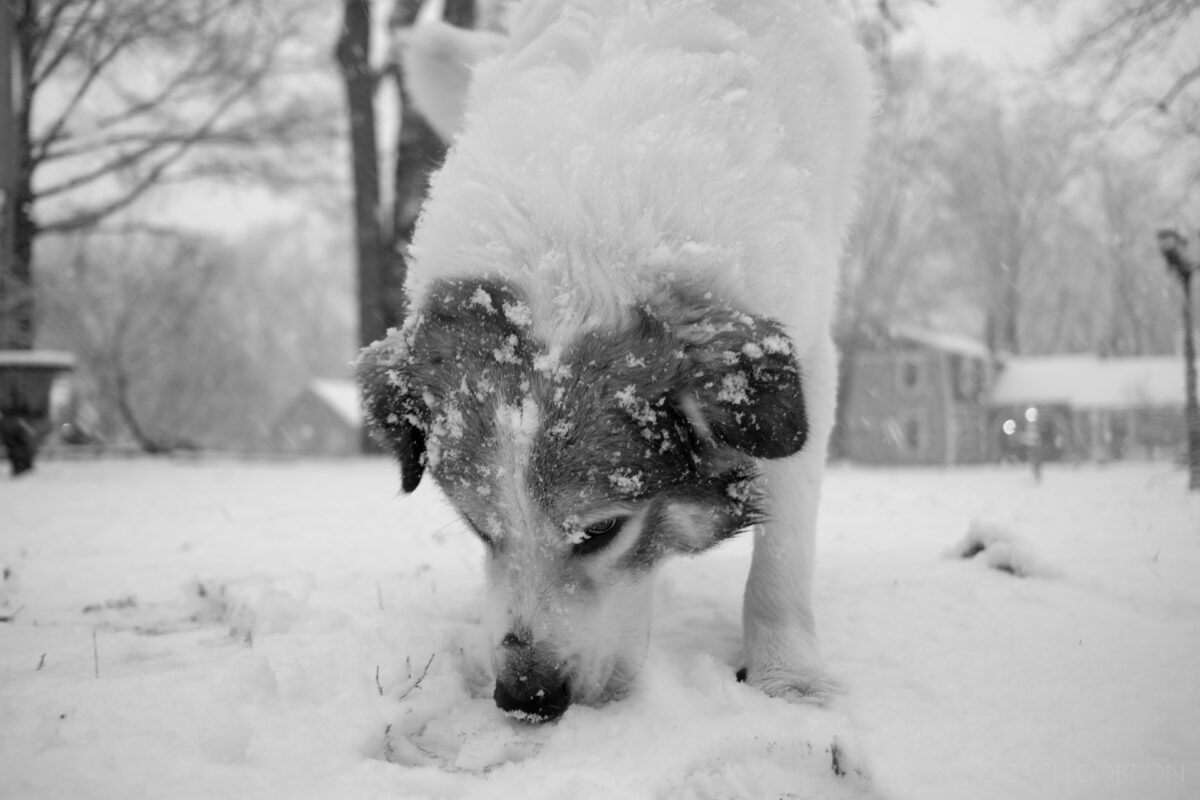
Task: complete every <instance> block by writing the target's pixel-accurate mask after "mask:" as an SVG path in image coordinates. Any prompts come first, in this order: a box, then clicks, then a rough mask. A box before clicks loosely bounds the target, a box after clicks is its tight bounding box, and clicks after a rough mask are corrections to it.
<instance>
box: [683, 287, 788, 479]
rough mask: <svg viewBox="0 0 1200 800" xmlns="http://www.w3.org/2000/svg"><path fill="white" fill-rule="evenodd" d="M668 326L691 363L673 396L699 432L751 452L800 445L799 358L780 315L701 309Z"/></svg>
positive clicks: (780, 451) (773, 452)
mask: <svg viewBox="0 0 1200 800" xmlns="http://www.w3.org/2000/svg"><path fill="white" fill-rule="evenodd" d="M693 311H695V309H693ZM670 327H671V329H672V333H673V334H674V337H675V338H676V339H677V340H678V341H682V342H683V344H684V353H685V358H686V362H687V364H688V374H687V375H686V380H685V386H686V388H685V389H684V390H683V392H681V394H680V396H679V397H678V399H677V402H678V404H679V407H680V409H681V410H682V411H683V413H684V414H685V415H686V416H687V417H688V420H689V421H690V422H691V423H692V426H693V427H694V428H695V429H696V430H697V431H698V432H699V433H700V434H701V435H702V436H704V437H707V438H710V439H712V440H714V441H715V442H716V443H718V444H720V445H723V446H726V447H731V448H733V449H735V450H737V451H739V452H741V453H745V454H747V455H750V456H753V457H755V458H783V457H784V456H789V455H791V454H793V453H795V452H797V451H799V450H800V449H801V448H802V447H804V443H805V441H806V440H807V439H808V419H807V416H806V414H805V406H804V387H803V381H802V376H801V373H800V365H799V364H798V363H797V361H796V357H795V352H794V348H793V346H792V342H791V340H790V339H789V338H788V337H787V335H786V334H785V333H784V332H783V328H782V326H780V324H779V323H778V322H775V321H774V320H772V319H769V318H766V317H756V316H751V315H749V314H744V313H741V312H739V311H737V310H735V309H716V310H712V309H704V310H703V311H702V312H698V313H693V314H689V315H688V318H685V319H682V320H677V321H676V322H675V323H674V324H672V325H671V326H670Z"/></svg>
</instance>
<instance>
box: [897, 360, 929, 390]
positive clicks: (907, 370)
mask: <svg viewBox="0 0 1200 800" xmlns="http://www.w3.org/2000/svg"><path fill="white" fill-rule="evenodd" d="M922 366H923V365H922V364H921V360H920V358H918V357H917V356H905V357H903V358H901V359H900V363H899V367H900V372H899V375H898V376H897V377H898V379H899V384H900V390H901V391H902V392H904V393H905V394H916V393H917V392H919V391H920V390H921V385H922V384H923V383H924V380H925V375H924V372H925V371H924V370H923V369H922Z"/></svg>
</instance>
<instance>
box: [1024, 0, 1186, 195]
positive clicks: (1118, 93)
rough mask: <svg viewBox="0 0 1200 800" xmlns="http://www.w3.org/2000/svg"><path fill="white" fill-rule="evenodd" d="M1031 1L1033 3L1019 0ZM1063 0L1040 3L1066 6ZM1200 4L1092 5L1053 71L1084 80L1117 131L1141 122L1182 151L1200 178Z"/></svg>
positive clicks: (1141, 1)
mask: <svg viewBox="0 0 1200 800" xmlns="http://www.w3.org/2000/svg"><path fill="white" fill-rule="evenodd" d="M1019 2H1021V3H1024V4H1027V5H1032V0H1019ZM1065 5H1066V4H1065V3H1064V2H1063V0H1059V1H1058V2H1054V3H1049V4H1045V3H1041V4H1039V5H1037V6H1035V7H1037V8H1040V10H1042V11H1043V12H1047V11H1049V12H1050V13H1054V12H1058V11H1061V10H1062V7H1063V6H1065ZM1198 40H1200V3H1197V2H1195V0H1125V1H1124V2H1119V3H1095V4H1091V5H1090V6H1088V7H1087V10H1086V12H1085V15H1084V17H1083V19H1082V22H1081V23H1080V24H1079V26H1078V28H1077V30H1076V31H1075V32H1074V34H1073V35H1072V36H1070V37H1069V38H1068V39H1067V40H1066V41H1065V43H1064V45H1063V46H1062V48H1061V50H1060V53H1059V55H1058V57H1057V59H1056V60H1055V63H1054V65H1053V69H1054V71H1055V72H1056V73H1058V74H1059V75H1060V76H1069V77H1070V78H1072V79H1074V80H1076V81H1079V82H1081V84H1082V85H1083V86H1084V87H1085V88H1086V89H1087V90H1089V91H1090V93H1091V96H1092V98H1093V101H1092V102H1093V108H1094V110H1096V111H1099V112H1100V113H1101V114H1102V115H1103V117H1104V118H1105V119H1106V120H1107V121H1108V123H1109V126H1110V128H1114V129H1115V128H1119V127H1121V126H1123V125H1124V124H1126V123H1127V122H1129V121H1131V120H1134V119H1137V120H1139V121H1140V122H1142V123H1144V124H1145V125H1146V126H1147V127H1148V128H1149V129H1151V130H1152V131H1153V132H1154V133H1156V134H1157V135H1158V137H1159V138H1160V141H1162V142H1165V143H1167V144H1169V145H1174V146H1177V147H1178V148H1180V149H1181V150H1183V151H1184V159H1185V161H1186V162H1187V163H1188V164H1189V165H1190V166H1189V167H1188V169H1190V181H1191V182H1192V183H1194V182H1195V181H1197V180H1200V48H1197V47H1196V42H1197V41H1198Z"/></svg>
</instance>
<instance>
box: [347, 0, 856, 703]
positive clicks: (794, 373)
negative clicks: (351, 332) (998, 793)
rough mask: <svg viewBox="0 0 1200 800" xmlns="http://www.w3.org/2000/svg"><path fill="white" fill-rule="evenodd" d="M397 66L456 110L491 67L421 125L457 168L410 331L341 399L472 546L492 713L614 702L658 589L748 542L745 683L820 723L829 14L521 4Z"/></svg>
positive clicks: (809, 5) (783, 4)
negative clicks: (677, 571) (687, 565)
mask: <svg viewBox="0 0 1200 800" xmlns="http://www.w3.org/2000/svg"><path fill="white" fill-rule="evenodd" d="M408 54H409V55H408V57H409V61H410V63H409V71H410V73H411V74H412V75H414V76H417V78H418V80H424V78H422V77H421V76H427V77H429V80H433V81H436V79H437V76H438V74H439V71H440V73H441V74H442V75H443V76H448V82H449V83H454V82H455V76H456V75H457V76H461V78H460V79H459V83H462V84H464V85H465V84H466V82H467V79H466V76H467V75H468V71H467V68H466V66H464V64H463V63H462V62H463V61H471V60H474V59H477V58H480V57H483V60H481V61H480V63H479V64H478V65H477V66H476V67H475V69H474V71H473V73H472V77H471V79H470V91H469V94H468V96H467V100H466V103H465V104H459V103H455V102H440V103H439V102H437V101H435V100H430V101H429V103H430V112H429V113H430V115H431V116H432V117H434V118H435V122H436V123H437V124H438V126H439V127H440V128H441V129H442V130H443V131H446V132H447V134H448V135H452V136H453V147H452V149H451V152H450V155H449V156H448V158H447V160H446V163H445V166H444V167H443V168H442V169H441V171H440V172H438V173H437V175H436V176H435V177H434V178H433V181H432V185H431V189H430V193H429V198H428V201H427V202H426V205H425V207H424V210H423V213H422V216H421V219H420V222H419V225H418V228H417V232H416V236H415V239H414V241H413V245H412V252H411V255H412V258H411V267H410V270H411V271H410V273H409V285H408V292H409V297H410V299H411V304H412V305H411V308H412V313H411V316H410V319H409V321H408V324H407V325H406V326H405V327H404V329H403V330H401V331H395V332H392V333H391V334H390V335H389V336H388V337H387V338H386V339H384V340H382V341H380V342H377V343H376V344H375V345H373V346H372V347H370V348H368V349H367V350H365V351H364V353H363V356H362V359H361V361H360V365H359V378H360V382H361V385H362V389H363V393H364V398H365V403H366V406H367V408H368V413H369V416H370V419H371V421H372V423H373V426H374V428H375V429H376V430H377V432H379V434H380V435H381V436H382V438H383V440H385V441H386V443H387V445H388V446H389V447H390V448H392V449H393V450H394V451H395V454H396V455H397V457H398V458H399V461H400V467H401V472H402V483H403V488H404V490H405V491H411V490H413V489H414V488H415V487H416V485H417V483H418V481H419V480H420V479H421V476H422V474H423V472H425V471H428V472H430V474H431V475H432V476H433V478H434V479H435V480H436V481H437V483H438V485H439V486H440V487H441V489H442V490H443V492H444V493H445V494H446V496H447V498H449V500H450V502H451V503H453V505H454V506H455V507H456V508H457V510H458V511H459V512H460V513H461V515H462V518H463V520H464V522H465V523H466V524H467V525H468V526H469V527H470V528H471V529H472V530H473V531H474V532H475V533H476V534H477V535H478V536H479V538H480V539H481V540H482V541H483V543H484V544H485V546H486V551H487V556H486V559H487V576H488V612H487V617H488V626H489V631H490V636H491V642H490V644H491V646H492V652H493V662H494V666H495V671H496V686H495V700H496V702H497V704H498V705H499V706H500V707H501V708H502V709H504V710H505V711H508V712H510V713H512V714H515V715H518V716H525V717H527V718H530V719H536V720H544V719H551V718H554V717H556V716H557V715H559V714H561V713H562V712H563V711H564V710H565V709H566V707H567V706H568V704H569V703H571V702H573V701H574V702H582V703H590V704H595V703H600V702H604V701H606V700H608V699H612V698H614V697H617V696H620V695H621V694H622V693H623V692H624V691H625V690H626V689H627V688H628V687H629V685H630V682H631V681H632V680H633V678H634V677H635V675H636V674H637V672H638V670H639V668H640V666H641V663H642V661H643V660H644V657H645V652H646V645H647V637H648V635H649V626H650V607H651V586H652V582H653V578H654V575H655V570H656V567H657V565H658V564H659V563H660V562H661V561H662V560H663V559H664V558H666V557H667V556H668V555H670V554H672V553H697V552H700V551H702V550H705V549H706V548H709V547H711V546H713V545H714V544H716V543H718V542H720V541H721V540H723V539H725V538H728V537H729V536H732V535H733V534H735V533H737V532H738V531H740V530H743V529H746V528H749V527H752V526H756V525H757V526H759V527H758V528H757V532H756V534H755V541H754V557H753V561H752V564H751V567H750V577H749V580H748V583H747V585H746V594H745V608H744V640H745V652H744V658H745V662H744V670H743V672H742V673H741V674H742V675H743V676H744V678H745V680H746V681H748V682H749V683H750V684H752V685H754V686H757V687H760V688H761V689H762V690H764V691H766V692H768V693H769V694H772V695H794V696H813V695H815V696H817V698H818V699H819V698H820V696H821V694H822V693H823V692H825V691H827V689H828V683H827V681H826V678H825V676H824V672H823V668H822V664H821V661H820V658H819V655H818V651H817V646H816V638H815V631H814V623H813V614H812V608H811V604H810V589H811V582H812V561H813V536H814V527H815V524H816V515H817V502H818V496H819V493H820V485H821V475H822V471H823V466H824V460H825V447H826V442H827V439H828V436H829V432H830V427H831V426H832V424H833V411H834V391H835V383H836V364H835V354H834V349H833V346H832V343H831V339H830V332H829V328H830V316H831V313H832V307H833V298H834V290H835V283H836V266H837V262H838V258H839V252H840V248H841V241H842V237H843V234H844V232H845V229H846V226H847V220H848V217H849V216H850V213H851V209H852V205H853V202H852V201H853V195H854V191H853V188H854V176H855V171H856V169H857V164H858V161H859V157H860V154H861V151H862V149H863V145H864V140H865V137H866V133H867V122H868V116H869V112H870V105H871V98H870V90H869V81H868V77H867V71H866V68H865V63H864V59H863V57H862V54H861V53H860V51H859V50H858V48H857V46H856V45H855V44H854V43H853V41H852V39H851V37H850V36H849V34H848V33H847V32H846V31H843V30H842V29H841V28H840V27H839V26H838V25H837V24H836V23H835V22H834V21H832V20H831V19H830V17H829V14H828V12H827V10H826V8H825V6H824V2H823V0H756V2H741V0H532V1H531V2H527V3H524V4H522V5H520V6H519V7H518V8H517V9H515V11H514V13H513V15H512V19H511V23H510V25H509V28H508V37H507V39H506V40H498V39H497V38H495V37H493V36H482V37H480V38H474V37H472V35H471V34H469V33H467V32H463V31H454V30H452V29H447V28H445V27H444V26H440V25H439V23H436V22H432V21H430V20H428V19H426V20H425V22H424V23H423V24H420V25H418V26H417V27H416V28H415V29H413V30H412V31H410V32H409V34H408ZM430 76H431V77H430ZM416 94H417V96H418V99H420V97H422V96H424V97H431V96H432V95H435V94H436V92H431V91H430V87H429V86H424V87H421V88H420V89H418V90H417V92H416ZM464 107H465V109H466V111H465V117H463V119H462V120H461V121H460V120H459V119H458V115H457V113H456V112H455V109H456V108H464ZM460 124H461V127H459V126H460Z"/></svg>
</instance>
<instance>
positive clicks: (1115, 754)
mask: <svg viewBox="0 0 1200 800" xmlns="http://www.w3.org/2000/svg"><path fill="white" fill-rule="evenodd" d="M427 483H428V482H427ZM397 484H398V477H397V475H396V473H395V471H394V469H393V468H392V467H391V465H390V464H389V463H387V462H386V461H384V460H382V459H377V460H372V459H364V460H355V461H342V462H337V461H331V462H324V463H318V462H298V463H292V464H271V463H246V462H232V461H230V462H223V461H213V460H201V461H196V462H184V461H176V462H170V461H126V462H91V463H84V462H76V463H71V462H51V461H47V462H44V463H42V464H40V465H39V468H38V470H37V472H36V473H34V474H33V475H32V476H31V477H29V478H27V479H23V480H18V481H9V480H0V567H2V568H3V569H4V571H5V575H6V577H5V580H4V583H3V588H0V615H2V616H3V617H4V618H5V619H6V621H5V622H3V623H0V797H4V798H22V799H24V798H72V799H74V798H122V800H124V799H125V798H136V797H148V798H176V797H178V798H214V797H220V798H242V797H253V798H289V799H291V798H306V797H314V798H339V799H340V798H376V797H378V798H424V797H430V798H457V797H473V798H483V797H526V798H543V797H547V798H560V797H565V798H571V800H586V799H587V798H609V797H621V798H675V797H680V798H714V799H715V798H777V797H789V798H842V797H884V798H919V799H920V800H928V799H929V798H955V799H956V800H957V799H958V798H967V797H969V798H990V797H1006V798H1009V797H1010V798H1056V799H1058V798H1073V797H1078V798H1096V797H1122V798H1126V797H1128V798H1133V797H1137V798H1168V797H1171V798H1184V797H1200V495H1196V494H1193V495H1192V496H1190V497H1189V496H1188V494H1187V493H1186V492H1185V491H1184V476H1183V475H1182V473H1180V472H1179V471H1174V472H1172V471H1171V470H1170V469H1169V467H1167V466H1165V465H1161V464H1160V465H1129V466H1126V465H1122V466H1114V467H1110V468H1107V469H1098V468H1090V467H1088V468H1079V469H1072V468H1067V467H1061V468H1054V467H1053V466H1052V467H1051V468H1049V469H1048V470H1047V473H1046V476H1045V480H1044V482H1043V484H1042V485H1041V486H1037V485H1035V484H1034V482H1033V480H1032V478H1031V476H1030V475H1029V474H1028V473H1027V472H1025V471H1023V470H1018V469H1015V468H1013V469H1000V468H988V469H972V470H963V471H957V472H941V471H916V470H914V471H898V470H887V471H870V470H864V469H850V468H843V467H835V468H833V469H832V471H831V474H830V477H829V479H828V483H827V487H828V488H827V492H826V500H825V505H824V508H823V512H822V513H823V519H822V529H821V535H820V537H821V538H820V540H819V545H818V547H819V552H820V566H819V571H818V581H817V607H818V613H819V615H820V616H819V622H820V625H821V631H822V639H823V644H824V650H825V654H826V658H827V660H828V662H829V665H830V668H831V670H832V671H833V672H834V674H835V675H837V676H838V677H839V678H840V679H841V681H842V682H843V684H844V686H845V687H846V692H845V694H844V695H843V696H842V697H841V698H840V700H839V701H837V703H836V704H835V705H834V706H833V707H832V708H830V709H818V708H812V707H806V706H798V705H790V704H788V703H786V702H783V701H778V700H771V699H768V698H766V697H764V696H762V695H760V694H758V693H756V692H755V691H753V690H751V689H748V688H746V687H745V686H742V685H740V684H738V683H737V682H736V681H735V680H734V669H735V667H736V666H737V651H738V646H739V636H740V633H739V620H740V613H741V610H740V594H741V587H742V582H743V580H744V575H745V571H746V567H747V564H748V554H749V546H750V539H749V537H742V538H739V539H737V540H735V541H733V542H730V543H727V544H726V545H724V546H722V547H720V548H718V549H717V550H715V551H714V552H711V553H709V554H707V555H705V556H703V557H700V558H696V559H691V560H680V561H677V562H675V563H673V564H671V565H670V566H669V567H668V568H667V570H666V571H665V573H664V574H663V576H662V579H661V581H660V585H659V590H658V595H657V607H656V610H655V612H656V615H657V616H656V623H655V634H654V641H653V644H652V646H651V653H650V658H649V661H648V664H647V667H646V670H645V672H644V673H643V675H642V677H641V679H640V683H639V688H638V690H637V691H636V692H635V693H634V694H633V696H631V697H629V698H628V699H626V700H624V701H621V702H619V703H614V704H611V705H609V706H606V707H603V708H585V707H572V708H571V709H569V710H568V711H567V713H566V715H565V716H564V717H563V718H562V719H561V720H560V721H559V722H558V723H557V724H554V725H549V726H544V727H529V726H526V725H523V724H520V723H516V722H513V721H510V720H508V719H506V718H505V717H503V716H502V715H501V714H500V713H499V712H498V711H497V710H496V709H495V707H494V706H493V704H492V701H491V699H490V694H491V683H490V677H489V675H488V668H487V666H486V653H485V650H484V645H483V642H482V641H481V639H480V633H481V628H480V624H479V618H480V602H481V597H482V594H481V592H480V585H481V570H480V559H481V557H482V551H481V545H479V544H478V543H477V542H476V541H475V540H474V539H473V538H472V536H471V535H470V534H469V533H468V532H467V531H466V530H465V529H464V528H463V527H462V526H461V525H459V524H458V523H456V522H455V521H454V517H453V514H452V513H451V512H450V511H449V510H448V509H447V508H446V507H445V506H444V505H443V504H442V502H441V501H440V499H439V497H438V496H437V495H436V493H435V492H434V491H432V490H431V489H430V488H429V487H428V486H427V485H426V486H423V487H422V488H421V489H420V490H419V491H418V493H417V494H415V495H414V496H412V497H409V498H403V499H402V498H399V497H398V496H397ZM972 526H974V527H973V528H972ZM972 530H973V533H972V536H971V538H970V540H966V544H968V545H969V544H970V543H971V541H973V540H981V541H982V542H983V543H986V544H988V547H987V549H985V550H983V552H981V553H979V554H978V555H976V556H974V557H973V558H971V559H961V558H954V557H950V556H948V555H947V554H948V553H949V552H951V551H952V550H954V549H955V548H956V547H957V548H958V549H960V550H962V549H964V541H965V537H967V535H968V531H972ZM966 549H969V548H966ZM1012 571H1015V572H1017V573H1022V574H1024V575H1025V577H1018V576H1017V575H1014V574H1012ZM835 742H836V744H835ZM835 762H836V767H837V769H836V771H835V769H834V767H835ZM837 773H842V774H840V775H839V774H837Z"/></svg>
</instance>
